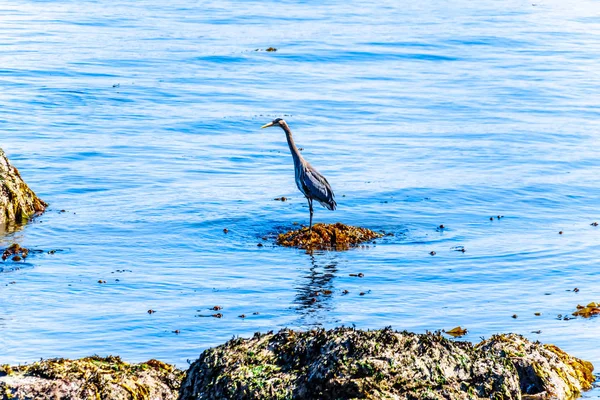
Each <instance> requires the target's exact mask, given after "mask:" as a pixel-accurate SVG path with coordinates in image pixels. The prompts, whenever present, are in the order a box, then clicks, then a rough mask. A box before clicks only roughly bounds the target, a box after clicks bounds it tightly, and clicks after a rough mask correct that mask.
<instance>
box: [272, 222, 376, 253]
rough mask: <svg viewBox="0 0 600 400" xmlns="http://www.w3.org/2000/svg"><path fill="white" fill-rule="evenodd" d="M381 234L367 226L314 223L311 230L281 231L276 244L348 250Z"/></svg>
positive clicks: (303, 247) (312, 248)
mask: <svg viewBox="0 0 600 400" xmlns="http://www.w3.org/2000/svg"><path fill="white" fill-rule="evenodd" d="M381 236H383V235H382V234H381V233H378V232H374V231H372V230H370V229H367V228H361V227H356V226H350V225H345V224H342V223H340V222H337V223H335V224H315V225H313V227H312V231H311V230H309V229H308V228H307V227H304V228H301V229H298V230H293V231H289V232H286V233H282V234H280V235H279V236H278V238H277V244H279V245H281V246H286V247H297V248H301V249H307V250H348V249H350V248H351V247H355V246H356V245H358V244H360V243H364V242H368V241H372V240H373V239H376V238H379V237H381Z"/></svg>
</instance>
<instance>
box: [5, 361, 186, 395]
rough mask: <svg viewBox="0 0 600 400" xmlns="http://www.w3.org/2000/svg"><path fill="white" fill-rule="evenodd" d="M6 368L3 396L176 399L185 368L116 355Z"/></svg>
mask: <svg viewBox="0 0 600 400" xmlns="http://www.w3.org/2000/svg"><path fill="white" fill-rule="evenodd" d="M3 371H4V372H5V373H6V376H4V377H0V399H10V398H17V399H21V398H23V399H25V398H35V399H40V400H46V399H48V400H50V399H55V398H67V399H70V398H72V399H93V400H96V399H128V400H150V399H172V400H175V399H177V396H178V391H179V386H180V382H181V379H182V377H183V371H181V370H178V369H176V368H175V367H174V366H172V365H169V364H165V363H163V362H161V361H158V360H150V361H147V362H145V363H140V364H129V363H126V362H123V361H122V360H121V359H120V358H119V357H113V356H109V357H106V358H103V357H96V356H94V357H86V358H82V359H78V360H68V359H63V358H56V359H50V360H42V361H39V362H36V363H33V364H30V365H26V366H19V367H9V366H3ZM2 393H4V397H2Z"/></svg>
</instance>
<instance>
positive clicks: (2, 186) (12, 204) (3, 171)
mask: <svg viewBox="0 0 600 400" xmlns="http://www.w3.org/2000/svg"><path fill="white" fill-rule="evenodd" d="M46 206H47V204H46V203H44V202H43V201H42V200H40V199H39V198H38V197H37V196H36V195H35V193H33V191H32V190H31V189H29V187H28V186H27V184H26V183H25V182H23V179H21V175H19V171H18V170H17V169H16V168H15V167H13V166H12V165H11V164H10V161H8V158H6V155H5V154H4V151H3V150H2V149H0V225H1V226H6V225H7V224H10V223H14V222H16V223H20V222H24V221H26V220H27V219H29V218H30V217H31V216H32V215H34V214H35V213H40V212H43V211H44V210H45V209H46Z"/></svg>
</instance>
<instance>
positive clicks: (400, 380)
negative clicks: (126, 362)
mask: <svg viewBox="0 0 600 400" xmlns="http://www.w3.org/2000/svg"><path fill="white" fill-rule="evenodd" d="M592 369H593V368H592V365H591V364H590V363H588V362H586V361H583V360H579V359H577V358H574V357H571V356H569V355H568V354H566V353H564V352H563V351H562V350H560V349H558V348H557V347H555V346H552V345H543V344H540V343H537V342H536V343H533V342H530V341H528V340H527V339H525V338H524V337H522V336H519V335H514V334H510V335H496V336H494V337H492V338H491V339H489V340H486V341H483V342H481V343H479V344H477V345H473V344H471V343H468V342H457V341H452V340H449V339H445V338H444V337H442V336H441V334H439V333H435V334H433V333H428V334H413V333H409V332H395V331H393V330H391V329H382V330H374V331H360V330H354V329H350V328H337V329H333V330H328V331H326V330H312V331H308V332H295V331H291V330H282V331H280V332H279V333H276V334H273V333H267V334H263V335H261V334H255V335H254V337H253V338H251V339H240V338H237V339H232V340H230V341H229V342H227V343H226V344H224V345H222V346H218V347H216V348H213V349H209V350H206V351H205V352H204V353H202V355H201V356H200V358H199V359H198V360H197V361H196V362H194V363H193V364H192V365H191V366H190V368H189V370H188V372H187V374H186V378H185V379H184V381H183V383H182V386H181V394H180V399H181V400H191V399H289V398H294V399H317V398H318V399H354V398H357V399H358V398H370V399H383V398H386V399H387V398H391V399H450V400H452V399H484V398H485V399H521V398H523V399H571V398H575V397H577V396H578V395H579V393H580V392H581V391H583V390H586V389H589V388H590V387H591V384H592V382H593V381H594V376H593V375H592Z"/></svg>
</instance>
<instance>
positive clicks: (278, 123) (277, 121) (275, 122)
mask: <svg viewBox="0 0 600 400" xmlns="http://www.w3.org/2000/svg"><path fill="white" fill-rule="evenodd" d="M270 126H279V127H281V128H283V127H284V126H285V121H284V120H283V119H281V118H275V119H274V120H273V121H271V122H269V123H268V124H265V125H263V126H261V128H268V127H270Z"/></svg>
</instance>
